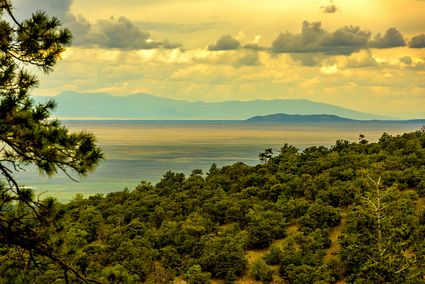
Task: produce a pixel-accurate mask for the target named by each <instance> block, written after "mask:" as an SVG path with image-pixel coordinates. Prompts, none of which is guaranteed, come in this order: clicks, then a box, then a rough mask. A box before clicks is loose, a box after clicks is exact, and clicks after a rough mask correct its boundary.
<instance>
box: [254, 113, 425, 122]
mask: <svg viewBox="0 0 425 284" xmlns="http://www.w3.org/2000/svg"><path fill="white" fill-rule="evenodd" d="M246 121H247V122H287V123H315V122H317V123H323V122H324V123H331V122H352V123H353V122H359V123H378V122H382V123H415V124H425V119H411V120H376V119H374V120H356V119H350V118H345V117H340V116H337V115H332V114H310V115H299V114H286V113H276V114H270V115H263V116H254V117H251V118H248V119H247V120H246Z"/></svg>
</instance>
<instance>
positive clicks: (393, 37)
mask: <svg viewBox="0 0 425 284" xmlns="http://www.w3.org/2000/svg"><path fill="white" fill-rule="evenodd" d="M369 45H370V46H371V47H376V48H392V47H399V46H405V45H406V42H405V41H404V38H403V35H402V34H401V33H400V32H399V31H398V30H397V29H396V28H389V29H388V30H387V31H386V32H385V34H384V36H381V35H380V34H378V35H376V37H375V39H374V40H372V41H371V42H370V43H369Z"/></svg>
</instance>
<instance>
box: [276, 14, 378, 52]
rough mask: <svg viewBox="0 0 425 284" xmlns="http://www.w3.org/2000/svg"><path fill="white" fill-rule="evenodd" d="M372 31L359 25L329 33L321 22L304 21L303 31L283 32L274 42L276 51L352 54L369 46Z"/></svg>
mask: <svg viewBox="0 0 425 284" xmlns="http://www.w3.org/2000/svg"><path fill="white" fill-rule="evenodd" d="M369 37H370V33H369V32H366V31H362V30H360V28H359V27H353V26H346V27H343V28H340V29H337V30H336V31H334V32H333V33H329V32H327V31H325V30H324V29H322V27H321V23H320V22H313V23H309V22H307V21H304V22H303V27H302V30H301V33H299V34H292V33H289V32H286V33H281V34H280V35H279V36H278V37H277V38H276V39H275V40H274V41H273V43H272V46H271V51H272V52H274V53H310V52H322V53H327V54H335V55H337V54H351V53H353V52H355V51H358V50H360V49H362V48H366V47H367V42H368V39H369Z"/></svg>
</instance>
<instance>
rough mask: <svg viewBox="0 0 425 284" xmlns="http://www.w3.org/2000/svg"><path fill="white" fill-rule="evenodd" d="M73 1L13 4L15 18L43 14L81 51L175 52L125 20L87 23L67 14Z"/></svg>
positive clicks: (32, 0) (25, 0)
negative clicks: (68, 32)
mask: <svg viewBox="0 0 425 284" xmlns="http://www.w3.org/2000/svg"><path fill="white" fill-rule="evenodd" d="M72 2H73V0H17V3H16V7H18V9H17V10H18V11H20V13H19V14H18V15H19V16H20V17H22V18H24V17H25V18H26V17H28V16H29V15H30V14H31V13H33V12H34V11H37V10H43V11H46V12H47V13H48V14H49V15H52V16H55V17H57V18H59V19H60V20H61V21H62V22H63V25H64V26H65V27H68V28H69V29H70V30H71V32H72V34H73V40H72V44H73V45H74V46H82V47H101V48H113V49H154V48H163V49H175V48H179V47H181V44H179V43H173V42H170V41H168V40H164V41H162V42H161V41H154V40H153V39H151V36H150V33H149V32H148V31H144V30H142V29H141V28H140V27H138V26H137V25H136V24H134V23H133V22H132V21H130V20H129V19H127V18H126V17H118V18H114V17H111V18H109V19H103V20H97V21H96V22H94V23H90V22H89V21H88V20H87V19H86V18H84V17H83V16H81V15H74V14H72V13H71V5H72Z"/></svg>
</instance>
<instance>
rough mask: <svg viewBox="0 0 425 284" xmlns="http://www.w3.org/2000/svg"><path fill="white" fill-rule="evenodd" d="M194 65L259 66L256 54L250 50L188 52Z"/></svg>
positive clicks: (258, 58)
mask: <svg viewBox="0 0 425 284" xmlns="http://www.w3.org/2000/svg"><path fill="white" fill-rule="evenodd" d="M188 53H189V54H191V55H192V56H193V60H194V62H195V63H202V64H212V65H217V64H219V65H233V66H235V67H241V66H259V65H261V62H260V57H259V55H258V52H255V51H252V50H228V52H223V53H221V52H214V51H205V50H198V51H189V52H188Z"/></svg>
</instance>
